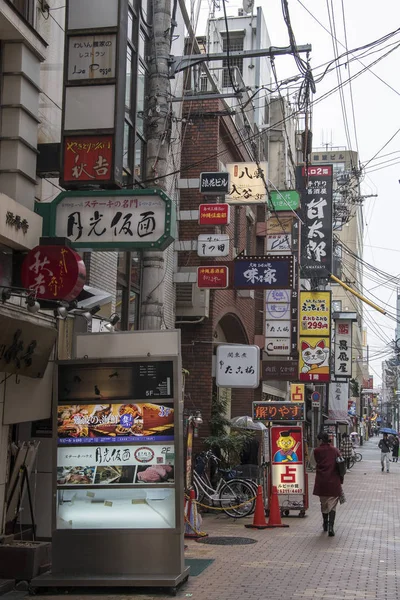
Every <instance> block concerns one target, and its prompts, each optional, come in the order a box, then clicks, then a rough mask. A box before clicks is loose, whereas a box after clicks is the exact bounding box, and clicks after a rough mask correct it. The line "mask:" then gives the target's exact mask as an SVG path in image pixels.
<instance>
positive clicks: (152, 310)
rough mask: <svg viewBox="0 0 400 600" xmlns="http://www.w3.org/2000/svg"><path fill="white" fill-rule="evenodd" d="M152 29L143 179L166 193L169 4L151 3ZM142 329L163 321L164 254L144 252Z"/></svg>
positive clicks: (159, 0)
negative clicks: (144, 172) (148, 180)
mask: <svg viewBox="0 0 400 600" xmlns="http://www.w3.org/2000/svg"><path fill="white" fill-rule="evenodd" d="M152 7H153V27H152V30H151V35H150V45H151V50H150V59H149V71H150V72H149V80H148V81H149V86H148V103H147V111H146V114H147V116H148V121H147V131H148V136H147V157H146V179H154V178H157V177H159V178H160V179H159V180H158V181H157V179H156V180H155V182H154V186H155V187H158V188H161V189H163V190H164V191H166V186H167V180H166V177H165V175H166V174H167V168H168V167H167V165H168V160H167V159H168V149H169V136H170V112H169V57H170V40H171V37H170V35H171V0H153V2H152ZM142 265H143V271H142V298H141V329H152V330H154V329H161V326H162V320H163V303H164V294H163V280H164V274H165V260H164V253H163V252H160V251H152V250H146V251H145V252H143V263H142Z"/></svg>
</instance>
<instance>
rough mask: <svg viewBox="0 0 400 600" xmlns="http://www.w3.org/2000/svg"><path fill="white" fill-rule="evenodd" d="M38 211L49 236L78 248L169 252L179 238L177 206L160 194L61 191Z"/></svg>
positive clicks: (155, 190)
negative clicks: (144, 249)
mask: <svg viewBox="0 0 400 600" xmlns="http://www.w3.org/2000/svg"><path fill="white" fill-rule="evenodd" d="M35 211H36V212H37V213H38V214H40V215H41V216H42V217H43V235H44V236H49V237H61V238H68V239H69V240H70V242H71V246H72V248H76V249H90V250H131V249H140V248H147V249H154V250H164V249H165V248H167V247H168V246H169V245H170V244H171V243H172V242H173V241H174V239H175V224H176V216H175V207H174V205H173V203H172V200H171V199H170V198H169V197H168V196H167V195H166V194H165V193H164V192H162V191H161V190H158V189H149V190H116V191H107V190H104V191H103V190H98V191H95V192H94V191H91V192H82V191H76V192H75V191H72V192H62V193H61V194H59V195H58V196H57V198H55V200H53V202H50V203H40V202H37V203H36V206H35Z"/></svg>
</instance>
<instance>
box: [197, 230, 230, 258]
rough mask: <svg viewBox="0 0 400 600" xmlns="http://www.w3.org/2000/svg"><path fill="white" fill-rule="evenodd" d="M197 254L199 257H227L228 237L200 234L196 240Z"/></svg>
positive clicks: (225, 234) (222, 234)
mask: <svg viewBox="0 0 400 600" xmlns="http://www.w3.org/2000/svg"><path fill="white" fill-rule="evenodd" d="M197 254H198V255H199V256H228V254H229V235H228V234H227V233H220V234H218V235H213V234H206V233H204V234H203V233H202V234H201V235H199V237H198V239H197Z"/></svg>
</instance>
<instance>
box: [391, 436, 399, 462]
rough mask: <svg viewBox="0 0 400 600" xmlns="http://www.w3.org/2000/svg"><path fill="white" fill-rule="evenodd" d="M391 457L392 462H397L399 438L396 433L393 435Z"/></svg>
mask: <svg viewBox="0 0 400 600" xmlns="http://www.w3.org/2000/svg"><path fill="white" fill-rule="evenodd" d="M392 458H393V462H399V438H398V437H397V435H396V436H395V437H394V440H393V444H392Z"/></svg>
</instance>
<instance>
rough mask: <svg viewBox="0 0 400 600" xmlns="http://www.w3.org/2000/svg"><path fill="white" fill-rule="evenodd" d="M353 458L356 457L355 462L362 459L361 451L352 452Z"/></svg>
mask: <svg viewBox="0 0 400 600" xmlns="http://www.w3.org/2000/svg"><path fill="white" fill-rule="evenodd" d="M354 458H355V459H356V462H360V460H362V454H361V452H356V453H355V454H354Z"/></svg>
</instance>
